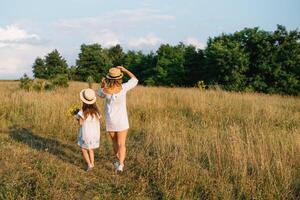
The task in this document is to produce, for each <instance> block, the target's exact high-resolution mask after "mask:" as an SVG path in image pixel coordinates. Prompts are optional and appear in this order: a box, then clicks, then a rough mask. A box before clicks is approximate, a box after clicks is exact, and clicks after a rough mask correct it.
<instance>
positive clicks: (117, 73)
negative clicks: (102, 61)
mask: <svg viewBox="0 0 300 200" xmlns="http://www.w3.org/2000/svg"><path fill="white" fill-rule="evenodd" d="M122 77H123V73H122V72H121V70H120V69H118V68H116V67H112V68H110V69H109V71H108V74H107V75H106V78H108V79H120V78H122Z"/></svg>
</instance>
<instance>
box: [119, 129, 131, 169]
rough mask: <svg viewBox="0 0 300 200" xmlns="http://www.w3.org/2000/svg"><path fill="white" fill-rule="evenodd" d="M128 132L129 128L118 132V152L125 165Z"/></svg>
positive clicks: (121, 162) (122, 163) (121, 161)
mask: <svg viewBox="0 0 300 200" xmlns="http://www.w3.org/2000/svg"><path fill="white" fill-rule="evenodd" d="M127 132H128V130H125V131H120V132H118V138H117V143H118V150H119V151H118V154H119V161H120V165H122V166H124V160H125V156H126V146H125V142H126V137H127Z"/></svg>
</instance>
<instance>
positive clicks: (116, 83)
mask: <svg viewBox="0 0 300 200" xmlns="http://www.w3.org/2000/svg"><path fill="white" fill-rule="evenodd" d="M121 84H122V78H121V79H108V78H105V87H106V88H113V87H120V86H121Z"/></svg>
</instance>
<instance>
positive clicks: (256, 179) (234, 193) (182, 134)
mask: <svg viewBox="0 0 300 200" xmlns="http://www.w3.org/2000/svg"><path fill="white" fill-rule="evenodd" d="M86 86H87V84H86V83H76V82H73V83H71V85H70V87H69V88H67V89H59V90H56V91H52V92H42V93H38V92H25V91H23V90H20V89H19V88H18V83H17V82H0V94H1V98H0V101H1V102H0V180H1V181H0V199H59V200H60V199H299V198H300V157H299V155H300V99H299V98H296V97H283V96H277V95H273V96H272V95H264V94H239V93H229V92H224V91H199V90H197V89H193V88H190V89H183V88H182V89H180V88H155V87H153V88H152V87H141V86H140V87H137V88H136V89H134V90H133V91H131V92H130V93H129V94H128V96H127V101H128V102H127V105H128V113H129V120H130V125H131V129H130V132H129V137H128V140H127V151H128V154H127V160H126V171H125V172H124V173H123V174H122V175H121V176H119V175H116V174H115V173H114V170H113V165H112V161H114V160H113V153H112V148H111V142H110V139H109V137H108V135H107V134H106V133H105V131H104V123H103V121H102V122H101V126H102V127H101V146H100V149H98V150H97V151H96V167H95V170H93V171H92V172H85V171H84V169H85V163H84V162H83V160H82V156H81V153H80V148H79V147H78V146H77V145H76V138H77V129H78V125H77V123H76V121H75V120H74V119H73V118H70V117H67V116H66V115H65V112H66V110H67V109H68V107H69V106H70V105H72V104H74V103H79V102H80V101H79V95H78V94H79V91H80V90H81V89H82V88H84V87H86ZM94 87H95V88H94V89H96V85H94ZM97 104H98V106H99V107H100V108H101V111H102V112H103V101H102V100H101V99H98V100H97Z"/></svg>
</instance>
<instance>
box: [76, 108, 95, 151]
mask: <svg viewBox="0 0 300 200" xmlns="http://www.w3.org/2000/svg"><path fill="white" fill-rule="evenodd" d="M76 118H77V119H79V118H82V119H83V123H82V125H81V126H80V129H79V134H78V142H77V144H78V145H79V146H81V147H82V148H85V149H95V148H98V147H99V144H100V122H99V118H100V116H94V117H92V116H91V115H89V116H88V117H87V118H86V119H85V118H84V116H83V112H82V110H80V111H79V112H78V113H77V115H76Z"/></svg>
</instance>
